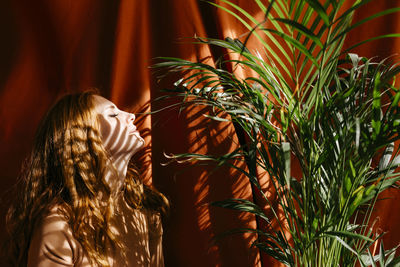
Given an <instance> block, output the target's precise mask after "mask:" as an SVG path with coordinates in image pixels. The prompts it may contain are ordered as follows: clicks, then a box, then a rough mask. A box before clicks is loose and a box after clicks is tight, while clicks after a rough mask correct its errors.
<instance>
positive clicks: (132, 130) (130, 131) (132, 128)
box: [128, 126, 139, 135]
mask: <svg viewBox="0 0 400 267" xmlns="http://www.w3.org/2000/svg"><path fill="white" fill-rule="evenodd" d="M135 133H139V132H138V131H137V130H136V126H133V127H129V129H128V134H129V135H132V134H135Z"/></svg>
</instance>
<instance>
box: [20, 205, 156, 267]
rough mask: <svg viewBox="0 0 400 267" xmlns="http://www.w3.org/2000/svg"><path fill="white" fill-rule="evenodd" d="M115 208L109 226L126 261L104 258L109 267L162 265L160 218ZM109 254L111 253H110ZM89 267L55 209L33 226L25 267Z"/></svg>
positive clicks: (124, 207)
mask: <svg viewBox="0 0 400 267" xmlns="http://www.w3.org/2000/svg"><path fill="white" fill-rule="evenodd" d="M123 203H124V204H120V205H118V206H119V207H118V212H116V214H115V216H114V220H113V223H112V227H113V232H117V233H118V236H119V237H120V239H121V241H122V242H123V244H124V245H125V247H126V248H127V251H126V255H127V258H126V259H125V258H123V257H122V256H121V255H120V254H119V253H111V252H110V253H109V255H107V257H108V260H109V262H110V264H111V266H113V267H114V266H118V267H122V266H140V267H142V266H146V267H148V266H151V267H153V266H154V267H159V266H164V259H163V254H162V231H163V230H162V224H161V220H160V216H159V215H158V214H156V213H154V212H151V211H147V210H135V209H131V208H129V207H128V206H127V205H126V203H125V202H123ZM110 251H111V250H110ZM36 266H40V267H47V266H49V267H50V266H51V267H61V266H85V267H86V266H90V264H89V261H88V259H87V257H86V256H85V253H84V252H83V250H82V247H81V245H80V244H79V242H77V241H76V240H75V238H74V237H73V235H72V232H71V229H70V227H69V225H68V223H67V221H66V220H65V218H64V217H63V215H61V214H60V212H59V211H58V209H57V208H53V209H52V210H51V212H50V214H49V215H47V216H46V217H45V218H43V220H42V222H41V223H40V225H38V227H36V229H35V231H34V233H33V237H32V240H31V244H30V247H29V252H28V267H36Z"/></svg>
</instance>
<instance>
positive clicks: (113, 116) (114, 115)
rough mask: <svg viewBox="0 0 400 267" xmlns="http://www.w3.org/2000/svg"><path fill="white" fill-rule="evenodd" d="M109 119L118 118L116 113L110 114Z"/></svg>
mask: <svg viewBox="0 0 400 267" xmlns="http://www.w3.org/2000/svg"><path fill="white" fill-rule="evenodd" d="M110 117H112V118H115V117H118V113H115V114H111V115H110Z"/></svg>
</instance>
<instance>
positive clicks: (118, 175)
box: [105, 153, 132, 194]
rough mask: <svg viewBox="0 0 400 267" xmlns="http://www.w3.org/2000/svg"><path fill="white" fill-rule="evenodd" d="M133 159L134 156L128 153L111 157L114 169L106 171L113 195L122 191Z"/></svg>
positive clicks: (106, 178) (106, 177)
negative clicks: (130, 161)
mask: <svg viewBox="0 0 400 267" xmlns="http://www.w3.org/2000/svg"><path fill="white" fill-rule="evenodd" d="M131 157H132V155H130V154H126V153H121V154H119V155H113V156H112V157H111V162H112V164H113V165H114V168H107V169H106V173H105V180H106V182H107V183H108V185H109V186H110V188H111V192H112V194H117V193H118V192H119V191H120V190H121V188H122V186H123V184H124V181H125V177H126V172H127V170H128V164H129V160H130V159H131Z"/></svg>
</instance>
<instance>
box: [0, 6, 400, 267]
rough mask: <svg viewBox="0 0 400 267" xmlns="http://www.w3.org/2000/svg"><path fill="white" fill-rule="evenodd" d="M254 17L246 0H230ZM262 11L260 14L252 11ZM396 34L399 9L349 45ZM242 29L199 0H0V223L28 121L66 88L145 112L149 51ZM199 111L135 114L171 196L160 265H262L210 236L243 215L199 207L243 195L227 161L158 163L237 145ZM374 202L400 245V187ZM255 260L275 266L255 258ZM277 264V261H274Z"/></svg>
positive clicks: (230, 242)
mask: <svg viewBox="0 0 400 267" xmlns="http://www.w3.org/2000/svg"><path fill="white" fill-rule="evenodd" d="M234 2H236V3H237V4H239V5H241V6H242V7H244V8H247V9H248V10H250V12H251V13H252V14H255V15H257V14H256V13H255V12H256V11H257V9H256V8H255V6H254V4H252V1H249V0H236V1H234ZM399 5H400V3H399V2H398V1H397V0H374V1H372V2H371V3H370V4H368V6H366V7H365V8H363V9H362V10H360V11H358V13H357V14H356V18H355V19H356V20H358V19H361V18H363V17H365V16H366V15H367V14H370V13H371V12H372V11H377V10H382V9H384V8H388V7H394V6H399ZM259 15H260V16H261V17H262V14H259ZM399 31H400V17H399V16H398V15H392V16H388V17H386V18H385V19H379V20H375V21H374V22H373V23H369V24H368V25H365V26H363V27H361V28H359V29H358V30H357V31H355V32H352V33H351V36H350V37H349V39H348V40H347V45H350V44H353V43H355V42H356V41H357V40H359V39H360V38H367V37H368V36H369V37H371V36H374V35H377V34H382V33H391V32H399ZM243 32H244V30H243V29H242V27H241V26H240V25H239V23H237V22H236V21H235V20H234V19H233V18H232V17H231V16H228V15H227V14H225V13H222V12H220V11H218V12H217V11H216V9H215V8H213V7H211V5H208V4H206V3H204V2H201V3H200V1H195V0H147V1H143V0H142V1H135V0H119V1H117V0H115V1H98V0H79V1H73V0H37V1H31V0H19V1H12V0H2V1H0V34H1V42H0V125H1V126H0V142H1V150H0V183H1V184H0V200H1V202H0V205H1V206H0V218H1V223H0V227H1V229H3V228H4V217H5V212H6V210H7V206H8V203H9V202H8V201H10V200H11V199H12V197H13V196H12V194H11V193H10V188H12V186H13V185H14V184H15V182H16V177H17V176H18V173H19V168H20V165H21V163H22V161H23V159H24V157H25V156H26V155H27V153H28V151H29V149H30V147H31V145H32V140H33V135H34V131H35V129H36V126H37V124H38V122H39V120H40V118H41V117H42V116H43V114H44V113H45V111H46V110H47V109H48V108H49V106H50V105H51V104H52V103H53V102H54V101H55V99H57V97H59V96H60V95H62V94H64V93H66V92H72V91H80V90H85V89H87V88H89V87H96V88H99V90H100V91H101V93H102V94H103V95H104V96H106V97H108V98H110V99H111V100H112V101H114V102H115V103H116V104H117V105H118V106H120V108H122V109H127V110H132V111H135V112H139V111H140V110H142V111H150V110H155V109H157V108H160V107H162V106H165V105H166V104H168V103H170V102H157V103H154V102H152V100H154V99H155V98H156V97H157V96H159V95H160V94H161V93H160V89H162V88H164V87H168V86H171V84H170V83H171V81H172V80H173V79H169V80H168V79H167V80H164V81H163V82H162V83H157V82H156V80H157V78H156V74H154V73H153V72H152V71H151V70H150V69H149V65H151V64H153V63H154V62H155V61H154V58H155V57H159V56H178V57H182V58H185V59H192V60H196V59H200V58H203V57H205V56H209V55H214V56H215V53H216V51H211V50H210V49H209V48H208V47H205V46H202V47H199V46H194V45H193V44H191V43H190V40H189V39H186V38H183V37H193V36H194V35H197V36H208V37H219V38H222V37H227V36H229V37H236V36H238V35H241V34H242V33H243ZM399 48H400V40H398V39H397V40H396V39H389V40H381V41H377V42H374V43H372V44H369V45H367V46H363V47H361V48H358V49H357V51H356V52H358V53H359V54H360V55H363V56H374V55H378V56H379V57H381V58H382V57H385V56H389V55H393V54H396V53H398V52H399V51H398V50H399ZM201 114H202V110H200V109H191V110H188V111H185V112H183V113H181V114H178V112H176V111H164V112H161V113H157V114H154V115H152V116H151V117H150V116H138V123H139V129H141V133H142V135H144V136H145V137H146V140H147V144H148V146H147V148H146V149H145V150H144V151H143V152H142V153H141V155H138V156H137V161H138V164H139V165H140V166H141V167H142V170H143V173H144V179H145V180H146V182H148V183H153V184H154V185H155V186H156V187H157V188H158V189H159V190H161V191H162V192H164V193H165V194H166V195H167V196H168V197H169V199H170V200H171V203H172V211H171V215H170V217H169V219H168V220H167V221H166V224H165V240H164V241H165V242H164V247H165V250H164V251H165V260H166V266H174V267H175V266H199V267H200V266H201V267H204V266H205V267H207V266H261V263H260V255H259V254H258V252H257V251H256V250H254V249H250V243H251V241H252V240H253V238H252V237H251V236H230V237H227V238H224V239H222V240H220V241H218V242H216V243H215V242H214V243H213V242H212V240H211V239H212V237H214V236H215V234H217V233H221V232H222V231H224V230H228V229H231V228H234V227H238V226H241V227H243V226H246V227H254V226H255V219H254V218H253V217H252V216H249V215H246V214H238V213H235V212H232V211H229V210H223V209H216V208H210V207H209V206H208V205H207V203H209V202H210V201H215V200H222V199H225V198H228V197H232V196H234V197H242V198H249V199H250V198H251V194H250V186H249V184H248V182H247V180H246V179H244V178H243V177H240V175H239V174H237V173H235V172H232V171H231V170H228V169H218V170H214V168H213V167H205V166H199V165H196V166H188V165H185V166H182V165H176V164H172V165H169V166H167V167H163V166H161V163H163V162H166V161H167V159H166V158H165V157H164V155H163V153H164V152H165V153H179V152H187V151H191V152H198V153H206V152H208V153H224V152H227V151H230V150H232V149H233V148H234V146H235V145H234V144H235V143H236V142H237V141H236V140H235V135H234V134H233V132H232V128H231V126H230V125H226V124H211V125H210V124H209V122H208V121H205V120H203V119H202V116H201ZM389 195H390V197H391V199H390V200H388V201H386V202H384V203H381V204H380V205H379V206H378V208H379V213H378V215H379V216H380V218H381V220H380V225H381V228H382V230H384V231H389V233H388V235H387V240H386V242H387V243H386V244H387V247H388V246H389V245H394V244H397V243H398V242H399V241H400V228H399V227H397V224H398V222H399V220H400V216H399V212H398V211H399V204H398V200H399V199H400V198H399V194H398V193H395V192H390V194H389ZM0 235H1V239H3V238H4V231H3V230H0ZM262 262H263V263H262V265H263V266H273V264H272V263H271V261H270V260H269V259H268V258H266V257H262ZM276 265H277V264H276Z"/></svg>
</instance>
